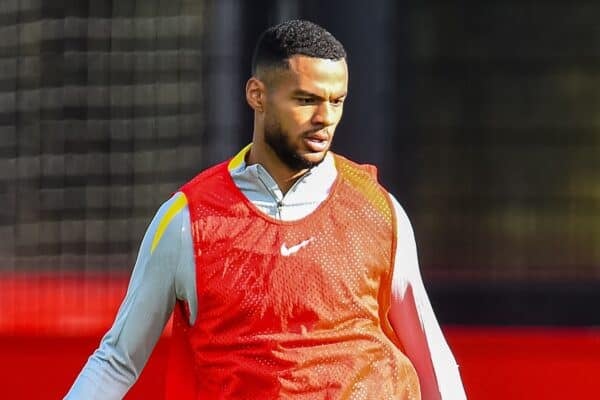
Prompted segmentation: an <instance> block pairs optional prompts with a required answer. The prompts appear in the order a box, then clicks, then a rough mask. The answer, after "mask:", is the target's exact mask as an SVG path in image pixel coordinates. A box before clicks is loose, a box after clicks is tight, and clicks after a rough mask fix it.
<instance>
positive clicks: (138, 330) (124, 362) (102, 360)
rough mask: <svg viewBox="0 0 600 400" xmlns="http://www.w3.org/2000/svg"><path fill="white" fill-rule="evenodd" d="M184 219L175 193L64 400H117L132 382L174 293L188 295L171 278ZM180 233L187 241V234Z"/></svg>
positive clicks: (158, 216) (154, 221) (176, 268)
mask: <svg viewBox="0 0 600 400" xmlns="http://www.w3.org/2000/svg"><path fill="white" fill-rule="evenodd" d="M187 215H188V213H187V202H186V199H185V196H184V195H183V194H182V193H177V194H175V195H174V196H173V197H172V198H171V199H169V200H168V201H167V202H165V203H164V204H163V205H162V206H161V207H160V209H159V210H158V212H157V213H156V215H155V216H154V218H153V219H152V222H151V223H150V226H149V227H148V229H147V230H146V233H145V235H144V239H143V240H142V244H141V246H140V249H139V252H138V256H137V260H136V263H135V267H134V270H133V273H132V276H131V279H130V282H129V286H128V289H127V294H126V295H125V299H124V300H123V303H122V304H121V307H120V308H119V311H118V313H117V316H116V318H115V321H114V323H113V326H112V327H111V328H110V330H109V331H108V332H107V333H106V335H105V336H104V337H103V338H102V341H101V342H100V345H99V347H98V349H97V350H96V351H95V352H94V353H93V354H92V356H91V357H90V358H89V359H88V361H87V363H86V364H85V366H84V367H83V369H82V371H81V372H80V374H79V376H78V377H77V379H76V380H75V382H74V384H73V386H72V387H71V390H70V391H69V392H68V393H67V395H66V397H65V399H68V400H73V399H86V400H87V399H108V400H110V399H121V398H123V396H124V395H125V393H127V391H128V390H129V388H130V387H131V386H132V385H133V384H134V382H135V381H136V380H137V378H138V376H139V374H140V373H141V371H142V369H143V367H144V365H145V364H146V362H147V360H148V357H149V356H150V354H151V352H152V350H153V349H154V346H155V345H156V342H157V340H158V338H159V337H160V335H161V333H162V331H163V329H164V326H165V324H166V323H167V321H168V319H169V317H170V315H171V312H172V310H173V306H174V304H175V301H176V298H177V293H178V292H180V291H181V292H190V291H191V290H190V289H189V288H178V287H177V281H178V278H177V276H176V275H177V274H178V271H179V270H180V268H179V263H180V258H181V257H180V247H181V242H182V231H184V229H182V227H185V226H186V223H185V221H186V220H185V219H184V217H185V216H187ZM188 219H189V218H188ZM187 226H189V222H188V223H187ZM185 233H186V234H188V235H190V233H189V229H188V230H187V231H186V232H185ZM190 240H191V239H190ZM192 290H194V291H195V284H194V288H192Z"/></svg>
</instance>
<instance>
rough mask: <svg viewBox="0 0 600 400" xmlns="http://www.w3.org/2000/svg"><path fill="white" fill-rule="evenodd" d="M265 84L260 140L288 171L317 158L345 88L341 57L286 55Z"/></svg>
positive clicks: (337, 116) (326, 141)
mask: <svg viewBox="0 0 600 400" xmlns="http://www.w3.org/2000/svg"><path fill="white" fill-rule="evenodd" d="M289 66H290V68H289V70H277V71H275V72H273V74H275V75H276V76H275V77H274V78H273V79H271V80H269V83H268V84H266V103H265V109H264V116H263V117H264V124H263V126H264V129H263V139H264V143H265V144H266V146H267V147H268V148H270V150H271V151H272V153H273V154H274V156H275V157H277V159H278V160H277V161H278V162H280V163H282V164H283V165H285V167H287V168H288V169H290V170H292V171H300V170H304V169H306V168H311V167H313V166H316V165H318V164H319V163H321V162H322V161H323V159H324V158H325V155H326V154H327V151H329V148H330V146H331V142H332V140H333V134H334V132H335V128H336V127H337V125H338V123H339V122H340V119H341V118H342V111H343V108H344V100H345V98H346V94H347V91H348V68H347V65H346V61H345V60H339V61H333V60H327V59H320V58H313V57H307V56H302V55H297V56H293V57H291V58H290V59H289Z"/></svg>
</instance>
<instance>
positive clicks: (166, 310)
mask: <svg viewBox="0 0 600 400" xmlns="http://www.w3.org/2000/svg"><path fill="white" fill-rule="evenodd" d="M347 86H348V69H347V65H346V53H345V50H344V48H343V46H342V45H341V44H340V43H339V42H338V41H337V40H336V39H335V38H334V37H333V36H332V35H331V34H330V33H329V32H327V31H325V30H324V29H323V28H321V27H319V26H317V25H315V24H313V23H310V22H307V21H298V20H295V21H289V22H284V23H282V24H279V25H277V26H275V27H272V28H269V29H268V30H266V31H265V32H264V33H263V35H262V36H261V37H260V39H259V42H258V44H257V47H256V50H255V53H254V59H253V71H252V77H251V78H250V79H249V80H248V82H247V84H246V99H247V101H248V104H249V105H250V107H252V109H253V110H254V132H253V138H252V143H251V145H249V146H247V147H246V148H245V149H243V150H242V151H241V152H240V153H239V154H238V155H236V156H235V157H233V158H232V159H231V160H228V161H227V162H224V163H222V164H219V165H216V166H214V167H212V168H210V169H208V170H206V171H204V172H202V173H200V174H199V175H198V176H196V177H195V178H194V179H193V180H192V181H190V182H188V183H187V184H186V185H184V186H183V187H182V188H181V190H180V191H179V192H178V193H176V194H175V195H174V196H173V197H172V198H171V199H170V200H168V201H167V202H166V203H165V204H163V206H162V207H161V208H160V210H159V211H158V213H157V215H156V216H155V218H154V219H153V221H152V223H151V224H150V226H149V228H148V230H147V232H146V235H145V237H144V240H143V242H142V245H141V248H140V252H139V255H138V259H137V262H136V265H135V268H134V272H133V275H132V278H131V283H130V286H129V289H128V292H127V295H126V298H125V300H124V302H123V305H122V306H121V308H120V310H119V312H118V315H117V318H116V320H115V323H114V325H113V327H112V328H111V329H110V331H109V332H108V333H107V334H106V336H105V337H104V338H103V339H102V342H101V344H100V347H99V348H98V350H96V352H95V353H94V354H93V355H92V357H90V359H89V360H88V363H87V364H86V366H85V367H84V369H83V370H82V372H81V374H80V375H79V377H78V378H77V380H76V382H75V383H74V385H73V387H72V388H71V391H70V392H69V394H68V395H67V398H68V399H79V398H81V399H94V398H98V399H117V398H121V397H122V396H123V395H124V394H125V393H126V391H127V390H128V389H129V387H130V386H131V385H132V384H133V383H134V381H135V380H136V378H137V377H138V375H139V373H140V371H141V369H142V368H143V366H144V364H145V362H146V360H147V358H148V356H149V354H150V353H151V350H152V348H153V346H154V345H155V342H156V340H157V339H158V337H159V336H160V334H161V331H162V329H163V326H164V324H165V323H166V321H167V320H168V318H169V316H170V314H171V312H172V311H173V310H174V321H173V340H172V350H171V358H170V360H169V367H168V376H167V398H169V399H378V400H379V399H420V398H423V399H426V400H430V399H440V398H441V399H444V400H446V399H450V400H460V399H464V398H465V395H464V391H463V388H462V384H461V380H460V376H459V374H458V369H457V367H456V364H455V361H454V358H453V356H452V353H451V352H450V350H449V348H448V346H447V344H446V341H445V339H444V337H443V335H442V332H441V330H440V327H439V325H438V323H437V321H436V318H435V315H434V314H433V311H432V309H431V306H430V303H429V300H428V298H427V295H426V293H425V289H424V287H423V284H422V281H421V277H420V273H419V270H418V263H417V256H416V247H415V243H414V237H413V233H412V229H411V227H410V223H409V221H408V218H407V217H406V215H405V213H404V212H403V210H402V208H401V207H400V206H399V205H398V203H397V202H396V200H395V199H394V198H393V196H391V195H390V194H389V193H387V192H386V191H385V190H384V189H383V188H382V187H381V186H380V185H379V184H378V183H377V181H376V178H375V177H374V173H373V172H374V168H373V167H367V166H360V165H357V164H354V163H353V162H351V161H349V160H347V159H345V158H343V157H341V156H338V155H335V154H333V153H332V152H330V151H329V148H330V145H331V141H332V139H333V135H334V132H335V128H336V126H337V124H338V123H339V121H340V119H341V117H342V110H343V106H344V100H345V98H346V96H347Z"/></svg>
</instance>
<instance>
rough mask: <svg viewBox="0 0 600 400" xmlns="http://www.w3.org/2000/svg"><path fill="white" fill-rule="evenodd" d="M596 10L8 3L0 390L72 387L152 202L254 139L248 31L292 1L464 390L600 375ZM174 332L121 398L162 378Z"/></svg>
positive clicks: (24, 392) (573, 388) (277, 1)
mask: <svg viewBox="0 0 600 400" xmlns="http://www.w3.org/2000/svg"><path fill="white" fill-rule="evenodd" d="M599 15H600V3H598V2H594V1H575V2H560V1H550V0H549V1H546V2H539V1H492V0H482V1H479V2H466V1H457V2H451V3H450V2H444V1H428V2H424V1H416V2H410V4H405V2H396V1H392V0H381V1H370V2H365V1H358V0H349V1H341V0H333V1H328V2H319V1H314V0H308V1H299V0H258V1H252V2H250V1H234V0H220V1H216V0H212V1H209V0H196V1H188V0H169V1H163V0H143V1H141V0H137V1H136V0H121V1H118V2H116V1H114V2H113V1H107V0H95V1H87V2H86V1H74V0H69V1H67V0H64V1H42V0H21V1H18V0H0V354H2V355H3V357H2V358H3V362H2V366H1V367H0V376H1V377H2V378H0V380H1V381H2V385H1V386H2V387H3V389H2V390H4V391H7V392H8V393H6V392H5V395H0V396H1V397H7V398H60V396H61V395H63V394H64V393H65V392H66V391H67V390H68V388H69V386H70V384H71V383H72V381H73V379H74V378H75V376H76V375H77V373H78V372H79V370H80V368H81V367H82V366H83V364H84V363H85V360H86V358H87V357H88V356H89V354H90V353H91V352H92V351H93V349H94V348H95V347H96V346H97V344H98V341H99V339H100V337H101V335H102V334H103V333H104V331H105V330H106V329H107V328H108V326H110V324H111V322H112V319H113V318H114V315H115V312H116V310H117V308H118V306H119V304H120V301H121V299H122V297H123V295H124V293H125V290H126V286H127V280H128V277H129V274H130V272H131V269H132V267H133V263H134V261H135V256H136V252H137V248H138V245H139V243H140V241H141V238H142V235H143V233H144V230H145V228H146V226H147V225H148V224H149V222H150V220H151V218H152V216H153V214H154V212H155V211H156V210H157V209H158V207H159V206H160V204H161V203H162V202H163V201H165V200H166V199H168V197H169V196H170V194H171V193H173V192H174V191H176V190H177V189H178V187H179V186H180V185H181V184H182V183H184V182H185V181H187V180H188V179H189V178H191V177H193V176H194V175H195V174H196V173H197V172H199V171H200V170H201V169H203V168H205V167H207V166H209V165H211V164H213V163H215V162H218V161H221V160H223V159H225V158H228V157H231V156H232V155H234V154H235V153H236V152H237V151H238V150H239V149H240V148H241V147H242V146H244V145H245V144H247V143H248V142H249V141H250V140H251V135H252V131H251V128H252V115H251V113H250V111H249V108H248V107H247V105H246V104H245V99H244V93H243V88H244V84H245V81H246V79H247V78H248V77H249V71H250V58H251V54H252V50H253V46H254V43H255V41H256V39H257V37H258V35H259V34H260V32H262V31H263V30H264V29H265V28H266V27H268V26H270V25H272V24H274V23H277V22H279V21H282V20H285V19H290V18H297V17H300V18H306V19H310V20H312V21H314V22H317V23H319V24H321V25H323V26H324V27H326V28H327V29H328V30H329V31H331V32H332V33H333V34H334V35H335V36H336V37H337V38H338V39H340V41H342V43H344V45H345V47H346V50H347V52H348V63H349V70H350V92H349V98H348V100H347V103H346V107H345V113H344V118H343V120H342V123H341V124H340V126H339V128H338V130H337V134H336V141H335V144H334V149H335V151H337V152H340V153H342V154H345V155H347V156H349V157H350V158H352V159H355V160H357V161H359V162H365V163H371V164H376V165H377V166H378V167H379V174H380V179H381V181H382V182H383V183H384V184H385V185H386V186H387V187H388V188H389V189H390V191H391V192H392V193H393V194H395V196H396V197H397V198H398V199H399V201H400V203H401V204H403V206H404V207H405V209H406V211H407V213H408V215H409V216H410V217H411V219H412V223H413V227H414V230H415V234H416V238H417V243H418V247H419V253H420V261H421V270H422V274H423V278H424V280H425V284H426V286H427V288H428V291H429V294H430V297H431V300H432V303H433V305H434V308H435V310H436V312H437V315H438V319H439V320H440V322H441V323H442V325H443V328H444V331H445V332H446V334H447V337H448V340H449V342H450V345H451V347H452V348H453V350H454V352H455V355H456V358H457V360H458V363H459V364H460V365H461V371H462V375H463V378H464V381H465V386H466V388H467V392H468V394H469V398H470V399H496V398H498V399H506V398H510V399H531V398H544V399H553V398H565V397H566V398H585V397H588V396H586V394H587V395H589V393H593V392H596V391H598V390H599V389H600V384H599V383H598V382H596V380H595V376H594V375H593V374H594V372H593V371H594V369H595V370H596V371H597V370H598V368H600V332H599V331H598V330H597V329H596V326H597V325H598V324H599V323H600V313H598V311H597V309H596V308H595V307H596V305H597V304H598V301H600V291H599V290H598V289H600V179H599V177H600V175H599V172H600V24H599V23H598V16H599ZM168 336H169V335H168V330H166V332H165V335H164V338H163V339H161V341H160V342H159V345H158V346H157V349H156V351H155V353H154V355H153V356H152V358H151V360H150V363H149V365H148V367H147V368H146V370H145V371H144V373H143V374H142V377H141V379H140V381H139V382H138V384H137V385H136V386H134V388H133V390H132V391H131V393H130V394H129V395H128V397H127V398H129V399H135V398H162V397H161V396H159V395H158V394H157V393H160V391H161V390H162V388H163V381H162V373H163V371H164V368H165V366H164V360H165V354H166V353H167V352H168V340H169V338H168ZM32 376H34V378H32ZM32 383H33V384H32Z"/></svg>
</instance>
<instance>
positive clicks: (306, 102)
mask: <svg viewBox="0 0 600 400" xmlns="http://www.w3.org/2000/svg"><path fill="white" fill-rule="evenodd" d="M296 101H297V102H298V104H300V105H303V106H308V105H312V104H315V99H314V98H312V97H297V98H296Z"/></svg>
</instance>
